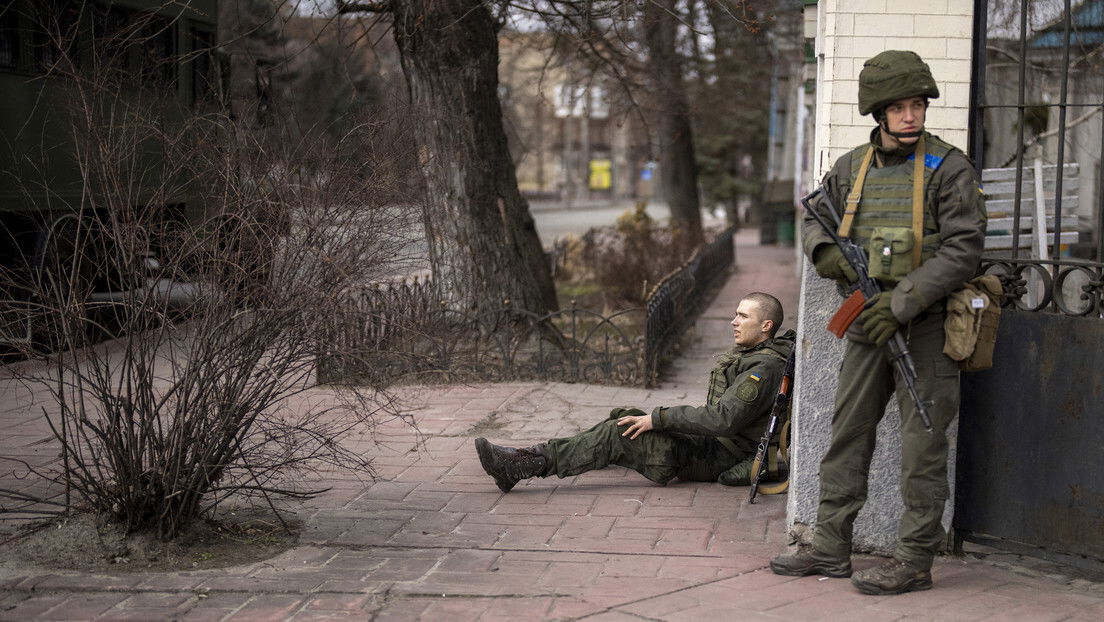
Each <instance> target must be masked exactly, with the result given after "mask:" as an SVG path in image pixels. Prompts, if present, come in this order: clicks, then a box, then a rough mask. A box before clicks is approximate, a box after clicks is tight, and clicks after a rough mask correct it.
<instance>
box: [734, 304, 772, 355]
mask: <svg viewBox="0 0 1104 622" xmlns="http://www.w3.org/2000/svg"><path fill="white" fill-rule="evenodd" d="M763 323H764V322H763V320H761V319H759V304H758V303H756V302H754V301H751V300H741V301H740V306H738V307H736V317H734V318H732V322H731V324H732V338H733V339H734V340H735V341H736V345H738V346H740V347H744V348H750V347H751V346H754V345H757V344H759V343H761V342H763V341H766V339H767V332H766V331H764V330H763V328H764V327H763Z"/></svg>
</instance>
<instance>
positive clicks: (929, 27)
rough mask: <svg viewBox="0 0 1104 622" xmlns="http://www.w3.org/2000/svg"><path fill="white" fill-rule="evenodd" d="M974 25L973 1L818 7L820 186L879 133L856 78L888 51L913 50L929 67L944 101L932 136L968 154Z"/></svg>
mask: <svg viewBox="0 0 1104 622" xmlns="http://www.w3.org/2000/svg"><path fill="white" fill-rule="evenodd" d="M972 20H973V2H972V0H924V1H923V2H915V0H907V1H906V0H820V2H819V3H818V4H817V22H818V28H817V39H816V45H817V57H818V80H817V104H816V115H817V117H816V118H817V123H816V135H815V137H814V149H815V151H816V154H817V158H816V163H815V167H814V172H815V175H816V180H819V179H820V177H821V176H822V175H823V174H824V173H825V172H826V171H827V170H828V169H829V168H830V167H831V165H832V163H833V162H835V160H836V158H838V157H839V156H840V155H842V154H843V153H845V152H847V150H849V149H851V148H852V147H854V146H856V145H858V144H861V143H863V142H865V141H866V140H867V137H868V135H869V133H870V129H871V128H872V127H874V123H873V121H872V120H871V118H870V117H869V116H866V117H863V116H860V115H859V112H858V78H859V72H860V71H861V70H862V65H863V63H864V62H865V61H866V59H868V58H870V57H872V56H874V55H876V54H878V53H879V52H882V51H885V50H892V49H898V50H912V51H914V52H916V53H917V54H919V55H920V56H921V57H922V58H923V59H924V60H925V61H926V62H927V63H928V65H929V66H930V67H931V69H932V73H933V75H934V76H935V81H936V83H937V84H938V85H939V91H940V94H941V96H940V98H939V99H938V100H934V101H933V102H932V107H931V109H930V111H929V113H928V120H927V127H928V130H929V131H931V132H932V133H934V134H937V135H939V136H940V137H942V138H943V139H944V140H947V141H949V142H950V143H952V144H954V145H958V146H959V147H962V148H965V147H966V125H967V112H968V110H967V108H968V105H969V94H970V55H971V52H972V46H971V41H970V35H971V30H972Z"/></svg>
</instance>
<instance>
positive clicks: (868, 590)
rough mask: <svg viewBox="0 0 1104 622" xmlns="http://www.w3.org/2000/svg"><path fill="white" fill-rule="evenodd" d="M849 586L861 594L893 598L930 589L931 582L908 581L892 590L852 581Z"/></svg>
mask: <svg viewBox="0 0 1104 622" xmlns="http://www.w3.org/2000/svg"><path fill="white" fill-rule="evenodd" d="M851 584H852V585H854V586H855V589H857V590H859V591H860V592H862V593H863V594H869V595H871V596H895V595H897V594H904V593H905V592H922V591H924V590H930V589H932V584H931V581H908V582H907V583H905V584H904V585H903V586H901V587H899V588H897V589H893V590H887V589H885V588H883V587H880V586H877V585H871V584H869V583H862V582H859V581H855V580H852V581H851Z"/></svg>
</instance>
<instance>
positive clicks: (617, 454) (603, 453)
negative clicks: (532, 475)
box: [544, 408, 748, 484]
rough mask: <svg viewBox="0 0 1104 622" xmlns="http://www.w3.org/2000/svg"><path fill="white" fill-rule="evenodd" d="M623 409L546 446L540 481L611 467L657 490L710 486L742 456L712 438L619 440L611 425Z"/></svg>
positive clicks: (655, 434) (618, 429)
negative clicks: (677, 482)
mask: <svg viewBox="0 0 1104 622" xmlns="http://www.w3.org/2000/svg"><path fill="white" fill-rule="evenodd" d="M622 412H623V409H620V408H617V409H614V411H613V412H612V413H610V416H609V418H608V419H606V420H604V421H602V422H601V423H599V424H597V425H595V426H594V427H592V428H590V429H589V430H587V431H586V432H583V433H581V434H576V435H575V436H572V437H569V438H554V439H552V440H550V441H548V468H547V469H546V470H545V473H544V475H545V476H546V477H547V476H550V475H557V476H559V477H568V476H571V475H579V474H580V473H586V472H587V471H593V470H595V469H602V468H605V467H607V466H609V465H611V464H613V465H617V466H623V467H627V468H630V469H632V470H634V471H636V472H637V473H640V474H641V475H643V476H644V477H646V478H648V479H650V480H651V481H653V482H655V483H657V484H666V483H667V482H669V481H671V480H672V479H674V478H675V477H678V478H680V479H684V480H690V481H696V482H713V481H717V477H718V476H720V474H721V473H723V472H725V471H726V470H728V469H729V468H731V467H732V466H734V465H735V464H736V463H738V462H740V461H741V460H744V459H745V458H747V457H748V455H743V454H740V453H739V452H735V451H732V450H730V449H729V448H727V447H725V446H724V445H723V444H721V442H720V441H718V440H717V439H716V438H714V437H712V436H699V435H696V434H679V433H671V432H660V431H655V430H650V431H648V432H644V433H643V434H641V435H640V436H638V437H636V438H635V439H629V437H627V436H621V434H622V432H624V431H625V427H623V426H618V425H617V419H618V418H619V417H620V416H621V413H622Z"/></svg>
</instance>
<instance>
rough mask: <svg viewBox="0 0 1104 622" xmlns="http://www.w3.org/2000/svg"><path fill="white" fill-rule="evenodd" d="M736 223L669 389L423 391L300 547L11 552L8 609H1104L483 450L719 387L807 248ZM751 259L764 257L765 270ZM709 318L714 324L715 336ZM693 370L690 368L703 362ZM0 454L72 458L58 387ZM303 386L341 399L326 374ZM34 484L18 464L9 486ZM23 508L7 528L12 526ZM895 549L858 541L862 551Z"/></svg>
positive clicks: (362, 615)
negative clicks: (729, 327) (142, 567)
mask: <svg viewBox="0 0 1104 622" xmlns="http://www.w3.org/2000/svg"><path fill="white" fill-rule="evenodd" d="M753 233H754V232H746V233H742V234H741V235H740V236H739V237H738V241H739V242H740V247H739V250H738V257H739V261H740V265H741V268H740V269H739V270H738V271H737V272H736V273H734V274H733V276H732V278H731V279H730V281H729V283H728V285H727V286H726V287H725V288H724V290H723V291H722V292H721V294H720V295H719V296H718V298H717V300H716V301H714V303H713V305H712V307H711V308H710V310H709V311H708V312H707V313H706V315H705V317H704V318H703V320H702V322H700V323H699V327H698V332H697V340H696V341H695V343H693V344H692V345H691V347H690V348H689V350H688V352H686V353H685V355H684V356H683V358H682V359H680V361H679V363H677V364H676V365H674V367H673V368H672V369H671V370H670V373H669V374H668V379H667V380H666V381H665V382H664V384H663V385H662V386H661V387H660V388H658V389H655V390H645V389H635V388H624V387H602V386H589V385H567V384H549V383H511V384H488V385H477V386H447V387H425V388H420V389H411V390H409V391H407V392H406V394H405V398H406V399H407V403H409V404H410V411H411V412H412V413H413V415H414V417H415V420H416V421H417V425H418V428H419V432H420V436H419V435H415V434H414V432H413V430H411V429H410V428H408V427H405V426H404V425H403V424H401V423H397V422H396V423H390V424H387V425H385V426H383V427H382V428H381V429H380V430H379V431H378V433H377V436H376V440H378V441H384V442H381V443H379V444H376V443H374V442H372V441H365V442H364V449H365V451H370V452H371V453H372V455H373V456H375V457H376V466H377V468H378V471H379V473H380V475H381V479H380V480H379V481H376V482H361V481H359V480H357V479H355V478H352V477H350V476H348V475H347V474H343V473H340V472H338V473H330V474H327V475H326V479H327V484H328V485H332V486H333V490H332V491H330V492H329V493H327V494H326V495H324V496H322V497H319V498H317V499H314V500H312V501H310V502H308V503H306V504H304V505H302V506H299V507H298V508H296V511H297V512H298V513H299V515H300V517H301V518H302V519H303V520H304V523H305V530H304V532H303V535H302V540H301V542H300V543H299V545H298V546H297V547H295V548H294V549H292V550H289V551H287V552H285V553H284V554H282V555H280V556H278V557H276V558H274V559H270V560H267V561H265V562H261V563H256V564H251V565H247V566H240V567H233V568H226V569H220V570H200V571H191V572H174V573H150V574H121V575H104V574H88V573H77V572H63V571H57V570H52V571H48V570H40V569H35V568H26V567H19V566H14V565H11V564H10V563H9V564H0V620H13V621H15V620H20V621H22V620H168V619H172V620H187V621H193V620H194V621H199V620H212V621H215V620H218V621H246V620H264V621H269V620H294V621H305V620H367V619H371V620H450V621H451V620H458V621H462V620H479V621H482V622H490V621H500V620H501V621H504V622H505V621H510V622H515V621H517V620H523V619H527V620H528V619H532V620H539V619H549V620H556V619H562V620H573V619H587V620H594V621H609V622H614V621H632V620H636V621H639V620H672V621H675V620H703V619H706V620H708V619H716V620H787V621H794V620H839V619H847V620H849V621H850V622H860V621H867V620H870V621H880V620H886V621H888V620H1068V621H1077V620H1084V621H1088V620H1094V621H1099V620H1101V619H1104V589H1101V585H1100V584H1093V583H1090V582H1085V581H1080V582H1077V581H1073V582H1071V581H1069V580H1065V579H1063V578H1062V577H1048V576H1040V575H1038V574H1037V573H1036V574H1035V575H1034V576H1033V575H1030V574H1025V573H1024V571H1023V570H1022V569H1021V568H1018V567H1016V566H1014V565H1011V566H1009V565H1005V566H998V565H994V564H992V563H988V562H986V561H984V560H977V559H957V558H953V557H948V558H942V559H940V560H939V561H938V562H937V564H936V566H935V569H934V580H935V584H936V589H934V590H931V591H928V592H921V593H914V594H907V595H903V596H898V597H870V596H863V595H861V594H859V593H857V592H856V591H855V590H854V589H853V588H852V586H851V585H850V582H849V581H847V580H839V579H818V578H812V577H810V578H800V579H798V578H789V577H779V576H776V575H774V574H772V573H771V572H770V571H769V569H768V568H767V562H768V560H769V558H770V557H771V556H772V555H774V554H775V553H777V552H778V551H779V550H780V549H782V548H783V547H784V546H785V544H786V534H785V531H784V522H785V521H784V518H785V516H784V515H785V497H784V496H779V497H761V501H760V502H759V503H756V504H755V505H750V506H749V505H748V504H747V503H746V501H745V498H746V493H747V489H746V488H739V489H731V488H725V487H723V486H720V485H718V484H700V483H687V482H675V483H672V484H670V485H668V486H666V487H658V486H655V485H653V484H650V483H649V482H647V481H646V480H644V479H643V478H642V477H640V476H638V475H637V474H635V473H632V472H629V471H626V470H625V469H620V468H610V469H606V470H603V471H598V472H591V473H587V474H584V475H581V476H577V477H570V478H565V479H555V478H550V479H537V480H529V481H527V482H523V483H521V484H519V485H518V487H517V488H515V489H514V491H512V492H511V493H509V494H502V493H500V492H499V491H498V489H497V488H495V486H494V484H493V482H492V481H491V480H490V478H488V477H487V476H486V475H485V474H484V473H483V471H482V469H481V468H480V466H479V461H478V459H477V458H476V456H475V452H474V450H473V448H472V435H473V434H472V431H473V429H475V428H476V426H481V427H480V428H478V429H487V428H486V424H487V422H488V421H489V420H491V419H489V415H490V414H491V413H494V414H495V416H494V418H493V421H494V426H493V427H492V429H490V431H488V432H485V434H486V435H488V436H489V437H492V440H495V441H500V442H503V443H509V444H514V445H523V444H530V443H533V442H539V441H542V440H545V439H547V438H549V437H553V436H562V435H568V434H573V433H575V432H577V431H579V430H582V429H585V428H586V427H589V426H590V425H592V424H593V423H594V422H595V421H597V420H598V419H601V418H603V417H604V416H605V415H606V413H607V412H608V410H609V408H610V407H611V406H618V405H633V404H636V405H645V406H654V405H659V404H663V403H676V402H682V401H691V402H696V401H700V400H701V395H702V394H703V392H704V381H705V378H704V369H705V368H708V366H709V365H710V364H711V358H710V356H709V355H708V353H707V351H709V352H712V351H715V350H719V349H722V348H723V347H724V346H725V343H726V341H725V336H726V335H727V333H726V332H724V327H723V325H722V324H721V323H722V321H727V316H730V315H731V312H732V310H733V309H734V308H735V304H736V301H738V299H739V296H740V295H741V294H742V293H744V292H746V291H749V290H752V289H762V290H768V291H775V292H778V293H779V294H780V297H781V298H782V299H783V302H784V303H786V304H788V305H789V307H790V308H796V305H795V304H794V303H795V302H796V296H797V284H796V281H795V277H794V276H793V275H794V270H793V264H792V261H793V254H792V251H791V250H790V249H775V248H761V247H758V246H755V245H754V237H753V235H752V234H753ZM751 266H754V268H752V267H751ZM706 330H708V331H709V333H710V334H711V335H716V334H717V332H720V335H717V336H716V338H715V339H714V338H712V337H711V338H710V339H705V335H706V332H705V331H706ZM688 368H689V370H690V371H689V372H688V371H687V369H688ZM0 396H2V397H3V402H2V404H3V406H0V427H2V428H3V430H4V435H3V437H2V438H0V451H2V454H0V455H4V456H18V457H20V458H21V459H24V460H36V461H40V462H39V463H43V462H46V461H49V460H51V459H53V456H56V447H55V446H53V445H52V444H51V442H50V441H49V440H44V439H48V438H49V433H48V430H46V429H45V428H44V426H43V424H42V422H41V416H40V415H36V414H35V413H36V411H37V409H38V406H37V405H38V404H39V403H41V400H42V398H41V396H36V395H34V394H32V393H29V392H28V391H27V390H26V389H25V388H22V387H19V386H16V385H14V384H13V383H10V382H8V383H5V384H0ZM305 399H311V400H318V399H326V392H325V391H323V390H319V391H317V392H315V393H314V394H312V395H310V396H307V397H306V398H305ZM15 485H26V484H22V483H20V482H18V481H16V480H13V478H12V477H11V476H10V474H6V475H5V476H4V477H2V478H0V486H7V487H10V486H15ZM11 525H12V523H10V522H9V523H7V524H6V525H0V526H3V527H6V528H7V529H8V530H9V531H10V528H11ZM877 561H878V560H876V559H873V558H858V559H857V560H856V566H857V567H858V568H862V567H867V566H870V565H872V564H874V563H877Z"/></svg>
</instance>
